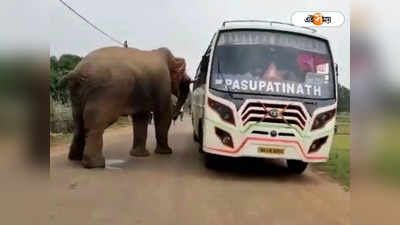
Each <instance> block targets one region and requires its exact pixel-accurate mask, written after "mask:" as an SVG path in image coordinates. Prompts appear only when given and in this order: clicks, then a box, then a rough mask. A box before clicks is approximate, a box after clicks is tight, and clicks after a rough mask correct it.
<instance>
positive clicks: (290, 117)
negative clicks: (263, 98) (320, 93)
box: [241, 102, 307, 130]
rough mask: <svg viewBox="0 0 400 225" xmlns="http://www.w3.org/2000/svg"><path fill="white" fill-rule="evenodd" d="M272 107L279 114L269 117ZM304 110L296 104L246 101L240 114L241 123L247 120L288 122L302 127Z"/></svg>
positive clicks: (247, 121)
mask: <svg viewBox="0 0 400 225" xmlns="http://www.w3.org/2000/svg"><path fill="white" fill-rule="evenodd" d="M272 109H277V110H278V111H279V116H277V117H276V118H273V117H271V116H270V115H269V114H268V112H269V111H270V110H272ZM306 118H307V117H306V112H304V110H303V109H302V108H301V107H300V106H298V105H286V104H269V103H261V102H250V103H248V104H247V105H246V106H245V108H244V110H243V111H242V114H241V119H242V125H243V126H245V125H246V124H248V123H249V122H264V123H277V124H282V123H283V124H288V125H294V126H297V127H299V128H300V129H302V130H303V129H304V128H305V126H306Z"/></svg>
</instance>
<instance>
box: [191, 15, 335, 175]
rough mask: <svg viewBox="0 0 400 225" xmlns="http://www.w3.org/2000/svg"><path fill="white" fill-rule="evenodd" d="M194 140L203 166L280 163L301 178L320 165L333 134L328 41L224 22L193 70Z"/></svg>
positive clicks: (297, 31)
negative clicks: (239, 160)
mask: <svg viewBox="0 0 400 225" xmlns="http://www.w3.org/2000/svg"><path fill="white" fill-rule="evenodd" d="M191 104H192V105H191V109H192V123H193V129H194V131H193V133H194V139H195V140H197V141H198V142H199V143H200V150H201V151H202V152H204V153H205V154H206V162H207V161H208V160H207V159H210V158H213V157H212V156H213V155H220V156H226V157H260V158H280V159H286V162H287V166H288V168H289V170H291V171H292V172H294V173H298V174H300V173H302V172H303V171H304V170H305V169H306V167H307V165H308V163H314V162H326V161H327V160H328V157H329V151H330V148H331V144H332V139H333V135H334V127H335V120H336V107H337V66H336V64H334V62H333V58H332V52H331V49H330V45H329V41H328V39H327V38H325V37H323V36H320V35H318V34H316V31H315V30H313V29H311V28H306V27H297V26H294V25H292V24H286V23H281V22H273V21H244V20H240V21H226V22H224V23H223V25H222V27H221V28H220V29H219V30H218V31H217V32H216V33H215V34H214V36H213V38H212V40H211V43H210V45H209V46H208V48H207V50H206V52H205V54H204V55H203V57H202V60H201V62H200V65H199V67H198V69H197V72H196V76H195V81H194V85H193V94H192V103H191Z"/></svg>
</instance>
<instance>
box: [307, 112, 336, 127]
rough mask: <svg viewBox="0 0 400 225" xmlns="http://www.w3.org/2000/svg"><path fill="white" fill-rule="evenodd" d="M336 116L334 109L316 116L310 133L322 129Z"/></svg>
mask: <svg viewBox="0 0 400 225" xmlns="http://www.w3.org/2000/svg"><path fill="white" fill-rule="evenodd" d="M335 115H336V109H331V110H329V111H326V112H323V113H320V114H318V115H317V116H316V117H315V119H314V122H313V124H312V127H311V131H313V130H317V129H321V128H323V127H324V126H325V125H326V124H327V123H328V122H329V121H330V120H331V119H333V117H335Z"/></svg>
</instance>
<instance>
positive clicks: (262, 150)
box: [258, 147, 285, 155]
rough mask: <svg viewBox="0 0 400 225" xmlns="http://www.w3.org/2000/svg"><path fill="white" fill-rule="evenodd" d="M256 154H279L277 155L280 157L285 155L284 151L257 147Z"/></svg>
mask: <svg viewBox="0 0 400 225" xmlns="http://www.w3.org/2000/svg"><path fill="white" fill-rule="evenodd" d="M258 152H259V153H265V154H279V155H282V154H284V153H285V149H282V148H266V147H258Z"/></svg>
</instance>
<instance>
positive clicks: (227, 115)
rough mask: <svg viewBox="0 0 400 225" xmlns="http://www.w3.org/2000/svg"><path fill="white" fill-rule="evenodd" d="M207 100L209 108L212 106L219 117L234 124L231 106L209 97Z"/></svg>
mask: <svg viewBox="0 0 400 225" xmlns="http://www.w3.org/2000/svg"><path fill="white" fill-rule="evenodd" d="M207 102H208V105H209V106H210V108H212V109H213V110H214V111H215V112H217V113H218V115H219V117H220V118H221V119H222V120H223V121H225V122H228V123H230V124H232V125H233V126H235V118H234V116H233V111H232V109H231V108H229V107H228V106H226V105H224V104H222V103H219V102H217V101H215V100H213V99H211V98H208V100H207Z"/></svg>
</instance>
